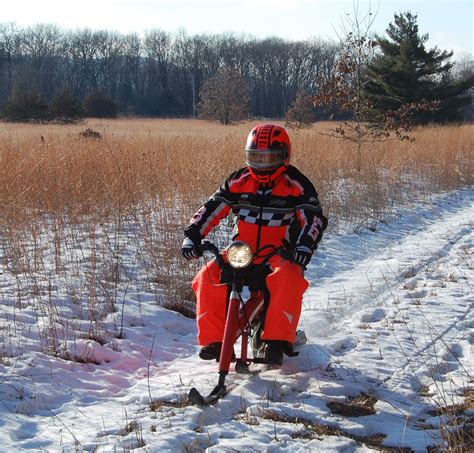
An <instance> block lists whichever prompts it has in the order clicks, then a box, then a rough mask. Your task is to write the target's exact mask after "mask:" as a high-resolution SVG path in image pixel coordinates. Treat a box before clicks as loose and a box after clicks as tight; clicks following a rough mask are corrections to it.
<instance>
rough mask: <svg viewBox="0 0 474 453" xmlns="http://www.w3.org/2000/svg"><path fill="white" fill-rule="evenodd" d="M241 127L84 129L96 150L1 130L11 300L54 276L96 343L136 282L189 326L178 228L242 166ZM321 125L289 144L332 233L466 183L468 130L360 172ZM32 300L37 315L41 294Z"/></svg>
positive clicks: (139, 123)
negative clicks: (14, 284) (13, 286)
mask: <svg viewBox="0 0 474 453" xmlns="http://www.w3.org/2000/svg"><path fill="white" fill-rule="evenodd" d="M254 124H255V123H246V124H242V125H239V126H233V127H224V126H220V125H216V124H212V123H207V122H203V121H196V120H194V121H193V120H144V119H142V120H115V121H105V120H93V121H92V120H91V121H89V123H88V124H87V127H88V128H92V129H94V130H96V131H98V132H100V133H101V134H102V138H100V139H95V138H84V137H83V136H81V134H80V132H81V131H83V130H84V129H85V127H86V126H84V125H73V126H57V125H56V126H52V125H24V124H8V125H5V124H3V125H1V127H0V162H1V165H0V199H1V203H0V244H1V262H2V267H3V269H4V272H5V273H8V274H11V275H15V276H17V280H18V288H19V289H18V291H19V294H20V295H19V296H18V297H19V298H20V299H21V294H27V293H29V291H30V290H31V288H32V287H33V286H34V285H35V284H36V283H35V282H37V281H38V279H40V280H41V281H42V282H45V281H46V282H47V281H51V280H52V279H53V277H52V276H53V275H56V276H57V275H62V278H63V284H64V285H65V287H66V288H68V289H67V291H68V293H69V297H73V298H74V300H76V301H77V306H78V307H82V308H81V310H82V311H83V312H84V313H88V314H87V315H83V317H85V318H87V319H89V326H88V332H87V334H88V335H99V336H100V335H103V334H104V328H105V327H104V325H103V324H101V322H102V320H103V319H104V318H105V317H106V315H107V313H114V312H119V311H120V304H121V303H123V299H124V297H125V295H124V291H125V290H124V289H123V285H124V282H127V281H131V280H133V279H136V278H138V276H140V278H143V279H144V282H145V283H146V284H147V285H149V286H150V290H151V291H152V292H154V293H155V294H156V299H157V302H158V303H162V304H165V305H168V306H170V307H173V308H176V307H180V308H181V310H182V311H185V312H186V313H187V314H190V313H191V312H192V305H191V304H190V303H188V304H187V303H186V302H185V301H190V300H191V299H192V294H191V293H190V291H189V281H190V279H191V278H192V275H193V273H194V272H195V270H196V267H195V266H194V265H193V264H191V265H188V264H184V263H183V262H182V260H181V258H180V254H179V246H180V242H181V239H182V229H183V227H184V226H185V225H186V224H187V222H188V220H189V218H190V217H191V215H192V213H193V212H194V211H195V210H196V209H197V207H198V206H199V205H200V203H202V202H203V201H204V200H205V199H207V197H208V196H209V195H210V194H212V193H213V192H214V191H215V190H216V188H217V187H218V185H219V184H220V183H221V182H222V181H223V179H224V178H225V177H226V176H227V175H228V174H229V173H230V172H231V171H233V170H234V169H236V168H239V167H241V166H243V164H244V153H243V147H244V143H245V139H246V135H247V133H248V131H249V130H250V129H251V127H252V126H253V125H254ZM331 126H332V125H331V124H330V123H322V124H319V125H317V126H315V127H313V128H312V129H310V130H302V131H298V132H294V133H293V134H292V141H293V157H292V162H293V163H294V164H295V165H296V166H298V167H299V168H300V169H301V170H302V171H303V172H304V173H306V174H307V175H308V176H309V177H310V179H312V181H313V182H314V183H315V185H316V187H317V189H318V191H319V193H320V198H321V201H322V204H323V207H324V209H325V211H326V213H327V214H328V216H329V217H330V220H331V223H330V225H331V226H330V228H332V229H333V230H335V229H337V228H339V227H341V226H343V225H344V226H350V227H364V226H369V227H374V225H375V224H376V222H377V221H379V220H381V219H383V218H384V217H386V216H388V215H390V214H391V212H393V209H394V207H396V206H407V205H408V204H410V203H412V202H414V201H420V200H429V199H430V197H431V196H433V194H436V193H438V192H440V191H443V190H452V189H455V188H457V187H461V186H463V185H467V184H472V182H473V174H474V172H473V161H474V159H473V143H472V132H473V127H472V126H450V127H427V128H421V129H418V130H416V131H415V132H414V136H415V138H416V141H415V142H414V143H407V142H400V141H396V140H393V141H387V142H384V143H374V144H371V145H367V146H366V147H365V148H364V149H363V165H362V168H361V170H360V171H357V170H356V167H357V151H356V148H355V146H352V145H351V144H350V143H348V142H346V141H344V140H340V139H335V138H332V137H329V136H328V135H326V134H325V133H327V132H328V131H329V129H330V128H331ZM20 277H21V278H20ZM26 282H28V284H27V283H26ZM73 282H74V283H73ZM81 282H82V283H81ZM120 285H122V289H121V290H120V291H119V289H118V288H119V287H120ZM35 294H37V295H36V296H35V297H37V299H38V301H39V302H38V303H40V302H41V303H40V305H41V307H43V308H42V309H43V311H44V310H46V308H45V307H48V297H47V291H37V292H36V293H35ZM183 304H184V305H183ZM53 308H54V307H52V308H51V307H50V308H48V310H49V312H51V313H56V312H57V310H53ZM118 324H120V322H118ZM55 326H56V324H54V323H53V325H49V326H48V329H49V330H51V329H53V330H54V328H55ZM120 330H121V329H120V325H117V326H115V334H116V332H117V331H120ZM48 338H55V337H54V335H53V336H51V335H49V336H48Z"/></svg>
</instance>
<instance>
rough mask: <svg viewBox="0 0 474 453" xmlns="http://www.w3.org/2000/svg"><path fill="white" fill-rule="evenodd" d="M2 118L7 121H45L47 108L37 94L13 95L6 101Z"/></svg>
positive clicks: (47, 117)
mask: <svg viewBox="0 0 474 453" xmlns="http://www.w3.org/2000/svg"><path fill="white" fill-rule="evenodd" d="M3 117H4V118H5V119H6V120H7V121H18V122H41V121H47V120H48V119H49V112H48V106H47V104H46V103H45V102H44V101H43V99H42V98H41V96H40V95H39V94H38V93H29V94H20V95H14V96H12V97H10V98H9V99H8V101H7V103H6V105H5V108H4V111H3Z"/></svg>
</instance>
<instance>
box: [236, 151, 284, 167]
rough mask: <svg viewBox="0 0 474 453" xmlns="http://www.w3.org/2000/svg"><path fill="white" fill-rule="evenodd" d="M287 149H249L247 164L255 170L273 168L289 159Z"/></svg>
mask: <svg viewBox="0 0 474 453" xmlns="http://www.w3.org/2000/svg"><path fill="white" fill-rule="evenodd" d="M287 156H288V151H287V150H286V149H258V150H256V149H247V150H245V158H246V160H247V165H248V166H249V167H251V168H254V169H255V170H272V169H274V168H277V167H279V166H281V165H283V164H284V163H285V161H286V159H287Z"/></svg>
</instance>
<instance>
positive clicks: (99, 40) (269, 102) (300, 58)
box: [0, 23, 339, 117]
mask: <svg viewBox="0 0 474 453" xmlns="http://www.w3.org/2000/svg"><path fill="white" fill-rule="evenodd" d="M338 51H339V47H338V45H337V44H336V43H335V42H331V41H323V40H318V39H313V40H305V41H288V40H284V39H281V38H277V37H274V38H266V39H257V38H255V37H253V36H249V35H244V34H242V35H236V34H199V35H188V34H187V33H186V32H185V31H179V32H176V33H169V32H165V31H163V30H158V29H155V30H148V31H146V32H144V33H143V35H139V34H136V33H133V34H120V33H117V32H111V31H106V30H96V31H94V30H90V29H80V30H63V29H61V28H59V27H58V26H56V25H51V24H38V25H35V26H31V27H26V28H22V27H19V26H17V25H15V24H14V23H3V24H0V108H1V107H2V105H4V104H5V102H6V100H7V99H8V98H9V97H10V96H14V95H15V94H24V93H32V92H36V93H39V94H40V95H41V96H42V97H43V98H44V99H45V100H46V101H49V100H51V99H52V98H54V96H55V95H57V94H58V93H59V92H60V91H62V90H64V89H68V90H70V91H71V92H72V93H73V94H74V95H75V96H76V97H77V98H78V99H84V97H85V96H87V95H88V94H89V93H91V92H93V91H101V92H103V93H105V94H107V95H108V96H110V97H111V98H112V99H114V100H115V102H116V103H117V104H118V105H119V108H120V110H121V111H122V112H123V113H134V114H139V115H160V116H191V115H192V114H193V112H194V110H193V107H194V106H195V104H196V103H197V102H198V100H199V99H198V94H199V91H200V88H201V87H202V85H203V83H204V82H205V81H206V80H208V79H209V78H210V77H212V76H214V75H215V74H216V73H217V72H218V71H219V70H220V69H222V68H231V69H234V70H237V71H238V72H239V73H240V74H241V75H242V76H243V77H244V78H245V79H246V80H247V82H248V84H249V87H250V93H251V99H252V105H251V108H252V114H253V115H255V116H266V117H283V116H284V114H285V112H286V111H287V109H288V107H289V106H290V105H291V103H292V102H293V101H294V99H295V96H296V93H297V92H298V91H308V92H314V91H315V90H316V89H317V87H316V86H315V84H316V83H317V82H316V81H318V80H321V78H325V77H330V76H331V73H332V70H333V66H334V62H335V59H336V57H337V54H338Z"/></svg>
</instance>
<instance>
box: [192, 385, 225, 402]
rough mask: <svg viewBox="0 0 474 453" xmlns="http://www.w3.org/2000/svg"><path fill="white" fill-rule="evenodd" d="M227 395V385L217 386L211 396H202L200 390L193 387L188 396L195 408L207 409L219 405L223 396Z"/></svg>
mask: <svg viewBox="0 0 474 453" xmlns="http://www.w3.org/2000/svg"><path fill="white" fill-rule="evenodd" d="M225 395H227V389H226V387H225V385H217V386H216V387H214V390H213V391H212V392H211V393H210V394H209V396H202V395H201V394H200V393H199V390H198V389H197V388H195V387H193V388H192V389H191V390H190V391H189V394H188V401H189V402H190V403H192V404H194V405H195V406H200V407H205V406H211V405H212V404H215V403H217V401H218V400H219V399H220V398H222V397H223V396H225Z"/></svg>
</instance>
